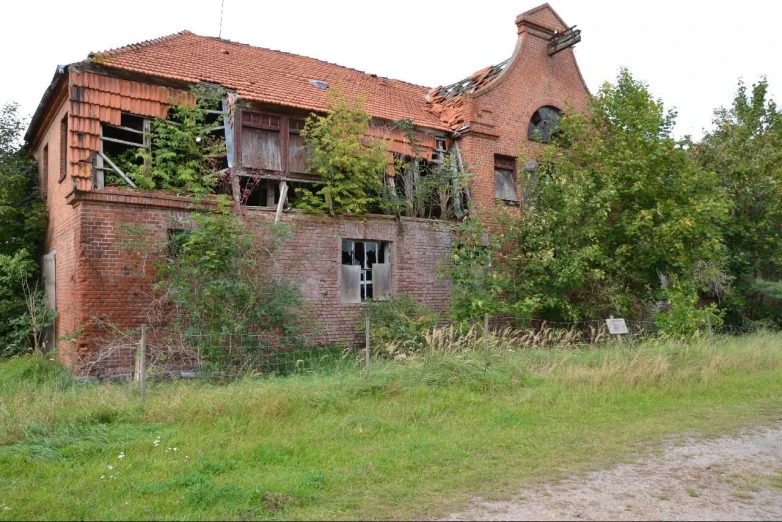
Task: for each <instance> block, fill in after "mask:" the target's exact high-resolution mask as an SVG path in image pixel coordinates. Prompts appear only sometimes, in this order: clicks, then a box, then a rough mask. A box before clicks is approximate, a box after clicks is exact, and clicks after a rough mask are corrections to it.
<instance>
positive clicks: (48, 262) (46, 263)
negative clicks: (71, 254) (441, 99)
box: [41, 252, 57, 352]
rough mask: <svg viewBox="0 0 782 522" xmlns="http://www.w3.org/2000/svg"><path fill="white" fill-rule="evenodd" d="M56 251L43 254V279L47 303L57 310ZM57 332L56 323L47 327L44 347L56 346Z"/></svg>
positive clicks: (46, 348)
mask: <svg viewBox="0 0 782 522" xmlns="http://www.w3.org/2000/svg"><path fill="white" fill-rule="evenodd" d="M55 256H56V253H55V252H51V253H49V254H46V255H45V256H43V263H41V264H42V266H43V281H44V288H45V290H46V305H47V306H48V307H49V309H51V310H57V293H56V290H57V284H56V280H55V276H56V273H57V271H56V269H55ZM56 334H57V332H56V331H55V329H54V323H52V325H51V326H49V327H47V328H46V330H44V333H43V342H44V349H45V350H46V351H47V352H48V351H49V350H53V349H54V348H55V339H56V338H57V335H56Z"/></svg>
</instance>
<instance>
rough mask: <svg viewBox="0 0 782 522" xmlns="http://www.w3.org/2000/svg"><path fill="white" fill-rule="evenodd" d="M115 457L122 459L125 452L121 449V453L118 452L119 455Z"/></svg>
mask: <svg viewBox="0 0 782 522" xmlns="http://www.w3.org/2000/svg"><path fill="white" fill-rule="evenodd" d="M117 458H118V459H119V460H122V459H124V458H125V452H124V451H123V452H122V453H120V454H119V456H118V457H117Z"/></svg>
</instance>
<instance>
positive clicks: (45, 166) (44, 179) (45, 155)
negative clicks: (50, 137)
mask: <svg viewBox="0 0 782 522" xmlns="http://www.w3.org/2000/svg"><path fill="white" fill-rule="evenodd" d="M48 190H49V144H48V143H47V144H46V145H44V146H43V152H42V153H41V195H42V196H43V199H46V195H47V192H48Z"/></svg>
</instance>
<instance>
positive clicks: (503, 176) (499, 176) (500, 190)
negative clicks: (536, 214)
mask: <svg viewBox="0 0 782 522" xmlns="http://www.w3.org/2000/svg"><path fill="white" fill-rule="evenodd" d="M494 197H495V198H496V199H501V200H503V201H518V200H519V198H518V196H517V195H516V184H515V183H513V173H512V172H511V171H508V170H495V171H494Z"/></svg>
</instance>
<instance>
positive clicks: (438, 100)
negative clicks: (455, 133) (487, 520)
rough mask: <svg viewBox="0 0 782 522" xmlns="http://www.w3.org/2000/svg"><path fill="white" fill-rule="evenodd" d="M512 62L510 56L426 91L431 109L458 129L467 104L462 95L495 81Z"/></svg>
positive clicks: (444, 121)
mask: <svg viewBox="0 0 782 522" xmlns="http://www.w3.org/2000/svg"><path fill="white" fill-rule="evenodd" d="M510 62H511V58H508V59H507V60H505V61H504V62H501V63H498V64H497V65H490V66H489V67H486V68H483V69H481V70H480V71H478V72H476V73H474V74H472V75H470V76H468V77H467V78H465V79H464V80H461V81H458V82H456V83H452V84H451V85H446V86H445V87H435V88H434V89H431V90H430V91H429V92H428V93H426V99H427V101H428V102H429V110H430V111H431V112H432V114H434V115H435V116H437V117H438V118H439V119H440V121H442V122H443V123H445V124H446V125H447V126H448V127H449V128H451V129H456V128H457V127H458V126H459V125H461V124H462V123H464V122H465V114H464V109H465V106H464V100H463V98H462V95H464V94H472V93H475V92H478V91H480V90H481V89H483V88H485V87H487V86H488V85H490V84H491V83H493V82H494V80H496V79H497V78H498V77H499V75H500V74H501V73H502V72H503V71H504V70H505V69H506V68H507V67H508V64H509V63H510Z"/></svg>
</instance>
